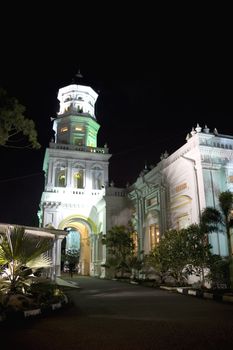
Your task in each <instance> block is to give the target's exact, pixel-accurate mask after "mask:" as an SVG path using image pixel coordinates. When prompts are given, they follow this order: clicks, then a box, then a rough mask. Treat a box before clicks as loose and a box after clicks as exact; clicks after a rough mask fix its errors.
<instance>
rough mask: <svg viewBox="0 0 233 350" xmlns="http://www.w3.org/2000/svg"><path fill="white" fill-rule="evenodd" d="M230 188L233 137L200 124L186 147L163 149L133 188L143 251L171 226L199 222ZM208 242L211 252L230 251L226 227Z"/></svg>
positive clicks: (140, 244) (231, 182)
mask: <svg viewBox="0 0 233 350" xmlns="http://www.w3.org/2000/svg"><path fill="white" fill-rule="evenodd" d="M227 190H230V191H232V192H233V136H228V135H221V134H218V132H217V130H216V129H215V130H214V131H213V132H210V130H209V129H208V128H207V126H205V127H204V128H203V129H202V128H201V127H200V126H199V125H197V127H196V128H195V129H194V128H193V129H192V131H191V133H189V134H188V135H187V138H186V143H185V144H184V145H183V146H182V147H180V148H179V149H178V150H177V151H176V152H174V153H173V154H171V155H170V156H169V155H168V154H167V152H165V154H163V155H162V156H161V161H160V162H159V163H158V164H157V165H156V166H155V167H154V168H153V169H151V170H150V171H148V170H147V169H144V171H142V172H141V174H140V176H139V177H138V179H137V181H136V182H135V183H134V184H133V185H132V186H131V187H130V189H129V193H128V196H129V198H130V199H131V201H132V203H133V208H134V211H133V221H134V225H135V228H136V231H137V234H138V244H139V250H140V251H144V252H145V253H148V252H149V251H150V250H151V249H152V248H153V247H154V246H155V245H156V244H158V243H159V240H160V238H161V236H162V235H163V234H164V232H165V231H166V230H168V229H178V230H179V229H182V228H185V227H187V226H189V225H191V224H194V223H199V217H200V214H201V212H202V210H203V209H204V208H206V207H214V208H216V209H219V203H218V196H219V194H220V192H223V191H227ZM209 242H210V244H211V245H212V251H213V253H215V254H219V255H221V256H227V255H228V246H227V237H226V232H225V231H224V230H223V229H222V230H221V229H220V230H219V231H218V232H215V233H212V234H210V235H209Z"/></svg>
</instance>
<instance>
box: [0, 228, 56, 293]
mask: <svg viewBox="0 0 233 350" xmlns="http://www.w3.org/2000/svg"><path fill="white" fill-rule="evenodd" d="M0 238H1V239H0V290H1V291H2V292H3V291H4V292H10V293H17V292H19V293H25V292H26V291H27V289H28V288H29V287H30V284H31V282H32V281H33V279H35V278H36V277H35V273H36V272H38V270H41V269H42V268H48V267H50V266H51V259H50V258H49V257H48V256H47V254H46V252H48V250H49V249H51V248H52V246H53V240H52V239H51V238H48V237H46V238H44V237H40V236H32V235H30V234H27V233H26V232H25V228H24V227H18V226H16V227H14V228H11V227H9V228H8V229H7V231H6V232H3V233H1V236H0Z"/></svg>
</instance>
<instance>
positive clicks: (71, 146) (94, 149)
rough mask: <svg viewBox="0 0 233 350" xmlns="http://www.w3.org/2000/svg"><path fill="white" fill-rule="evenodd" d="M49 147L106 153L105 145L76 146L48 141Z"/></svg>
mask: <svg viewBox="0 0 233 350" xmlns="http://www.w3.org/2000/svg"><path fill="white" fill-rule="evenodd" d="M49 148H53V149H62V150H65V151H78V152H89V153H102V154H108V148H107V147H103V148H101V147H89V146H77V145H68V144H63V143H54V142H50V143H49Z"/></svg>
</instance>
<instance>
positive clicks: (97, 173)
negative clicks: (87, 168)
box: [92, 166, 103, 190]
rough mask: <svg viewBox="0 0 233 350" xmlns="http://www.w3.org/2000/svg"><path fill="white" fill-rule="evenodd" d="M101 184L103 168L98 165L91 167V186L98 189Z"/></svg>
mask: <svg viewBox="0 0 233 350" xmlns="http://www.w3.org/2000/svg"><path fill="white" fill-rule="evenodd" d="M102 186H103V170H102V169H101V168H99V167H96V166H95V167H93V168H92V188H93V190H100V189H101V188H102Z"/></svg>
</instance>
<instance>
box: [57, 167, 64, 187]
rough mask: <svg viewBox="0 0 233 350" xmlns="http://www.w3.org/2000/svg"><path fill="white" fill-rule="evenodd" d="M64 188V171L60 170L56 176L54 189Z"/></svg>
mask: <svg viewBox="0 0 233 350" xmlns="http://www.w3.org/2000/svg"><path fill="white" fill-rule="evenodd" d="M65 186H66V172H65V170H60V171H58V173H57V176H56V187H65Z"/></svg>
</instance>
